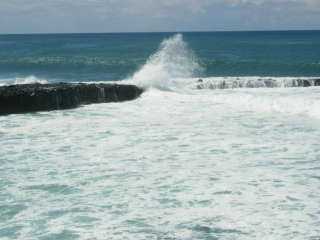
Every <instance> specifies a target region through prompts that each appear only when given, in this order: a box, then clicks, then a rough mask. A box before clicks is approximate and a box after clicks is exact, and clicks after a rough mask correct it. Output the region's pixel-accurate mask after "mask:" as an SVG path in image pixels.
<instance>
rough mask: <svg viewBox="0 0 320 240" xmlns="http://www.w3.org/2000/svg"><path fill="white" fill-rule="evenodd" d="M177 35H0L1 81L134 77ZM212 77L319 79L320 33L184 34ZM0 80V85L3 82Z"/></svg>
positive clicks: (208, 75)
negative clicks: (161, 46) (32, 78)
mask: <svg viewBox="0 0 320 240" xmlns="http://www.w3.org/2000/svg"><path fill="white" fill-rule="evenodd" d="M171 35H172V33H122V34H49V35H0V79H15V78H26V77H28V76H35V77H37V78H41V79H47V80H49V81H106V80H121V79H124V78H127V77H129V76H131V75H132V74H133V73H134V72H135V71H137V69H139V68H140V67H141V66H142V65H144V63H145V62H146V60H147V59H148V57H149V56H150V55H151V54H152V53H154V52H155V51H156V50H157V48H158V46H159V44H160V43H161V42H162V41H163V39H164V38H168V37H170V36H171ZM183 36H184V39H185V41H186V42H187V43H188V44H189V47H190V49H192V50H193V51H194V53H195V54H196V56H197V57H198V58H199V62H200V63H201V65H202V66H203V68H204V69H205V70H204V72H202V74H201V75H202V77H213V76H318V75H319V72H320V62H319V55H320V31H287V32H285V31H284V32H200V33H184V34H183ZM0 81H1V80H0Z"/></svg>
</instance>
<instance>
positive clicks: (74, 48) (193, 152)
mask: <svg viewBox="0 0 320 240" xmlns="http://www.w3.org/2000/svg"><path fill="white" fill-rule="evenodd" d="M319 63H320V32H317V31H306V32H298V31H297V32H230V33H184V34H169V33H154V34H79V35H76V34H73V35H10V36H9V35H8V36H4V35H2V36H0V79H1V80H0V84H2V85H7V84H13V83H15V84H20V83H30V82H40V83H46V82H56V81H67V82H79V81H80V82H90V81H94V82H105V81H118V82H119V83H133V84H136V85H139V86H142V87H144V88H146V92H145V93H144V94H143V95H142V96H141V97H140V98H138V99H137V100H135V101H131V102H125V103H108V104H95V105H88V106H83V107H81V108H78V109H73V110H65V111H51V112H41V113H30V114H19V115H8V116H0V239H1V240H2V239H6V240H7V239H10V240H11V239H21V240H22V239H23V240H25V239H26V240H29V239H30V240H31V239H32V240H33V239H41V240H51V239H59V240H60V239H61V240H67V239H68V240H69V239H84V240H93V239H99V240H100V239H101V240H104V239H111V240H113V239H115V240H118V239H119V240H122V239H129V240H137V239H139V240H140V239H145V240H150V239H151V240H153V239H154V240H194V239H201V240H202V239H208V240H209V239H210V240H212V239H213V240H218V239H219V240H220V239H221V240H235V239H236V240H246V239H281V240H291V239H299V240H300V239H301V240H306V239H307V240H319V239H320V228H319V226H320V210H319V206H320V197H319V194H318V193H319V191H320V171H319V170H320V142H319V139H320V108H319V106H320V87H318V86H314V85H316V79H319V77H320V65H319ZM199 78H201V79H202V80H201V81H199ZM301 80H307V81H309V82H310V83H311V84H310V85H311V86H310V87H309V88H299V87H296V86H297V84H298V83H299V81H301Z"/></svg>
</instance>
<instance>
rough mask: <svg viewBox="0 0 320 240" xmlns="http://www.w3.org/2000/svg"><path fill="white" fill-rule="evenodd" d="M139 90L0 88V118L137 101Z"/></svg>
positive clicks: (60, 85) (66, 85)
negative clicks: (10, 115) (13, 114)
mask: <svg viewBox="0 0 320 240" xmlns="http://www.w3.org/2000/svg"><path fill="white" fill-rule="evenodd" d="M142 92H143V89H141V88H139V87H137V86H134V85H122V84H83V83H77V84H71V83H56V84H21V85H11V86H2V87H0V115H5V114H11V113H26V112H35V111H49V110H58V109H69V108H76V107H78V106H80V105H84V104H91V103H107V102H122V101H129V100H133V99H136V98H138V97H139V96H140V95H141V94H142Z"/></svg>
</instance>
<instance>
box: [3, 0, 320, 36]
mask: <svg viewBox="0 0 320 240" xmlns="http://www.w3.org/2000/svg"><path fill="white" fill-rule="evenodd" d="M305 29H320V0H0V34H1V33H2V34H3V33H68V32H158V31H160V32H167V31H173V32H176V31H178V32H181V31H239V30H240V31H241V30H305Z"/></svg>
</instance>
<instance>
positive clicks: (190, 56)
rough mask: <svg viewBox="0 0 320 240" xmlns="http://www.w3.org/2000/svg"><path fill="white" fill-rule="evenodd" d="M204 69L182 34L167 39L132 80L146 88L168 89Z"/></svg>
mask: <svg viewBox="0 0 320 240" xmlns="http://www.w3.org/2000/svg"><path fill="white" fill-rule="evenodd" d="M201 71H202V68H201V66H200V64H199V63H198V61H197V58H196V56H195V54H194V53H193V52H192V51H191V50H190V49H189V47H188V44H187V43H186V42H185V41H184V40H183V36H182V35H181V34H176V35H174V36H173V37H171V38H168V39H165V40H164V41H163V42H162V43H161V45H160V47H159V49H158V51H157V52H156V53H154V54H153V55H151V56H150V57H149V59H148V60H147V62H146V64H145V65H143V66H142V67H141V69H140V70H139V71H137V72H136V73H135V74H134V75H133V76H132V78H131V79H130V81H132V82H133V83H134V84H136V85H138V86H140V87H144V88H150V87H152V88H159V89H164V90H168V89H171V88H174V87H177V85H180V84H184V82H183V80H185V81H187V79H189V80H190V79H192V77H194V76H195V74H197V73H199V72H201Z"/></svg>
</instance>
